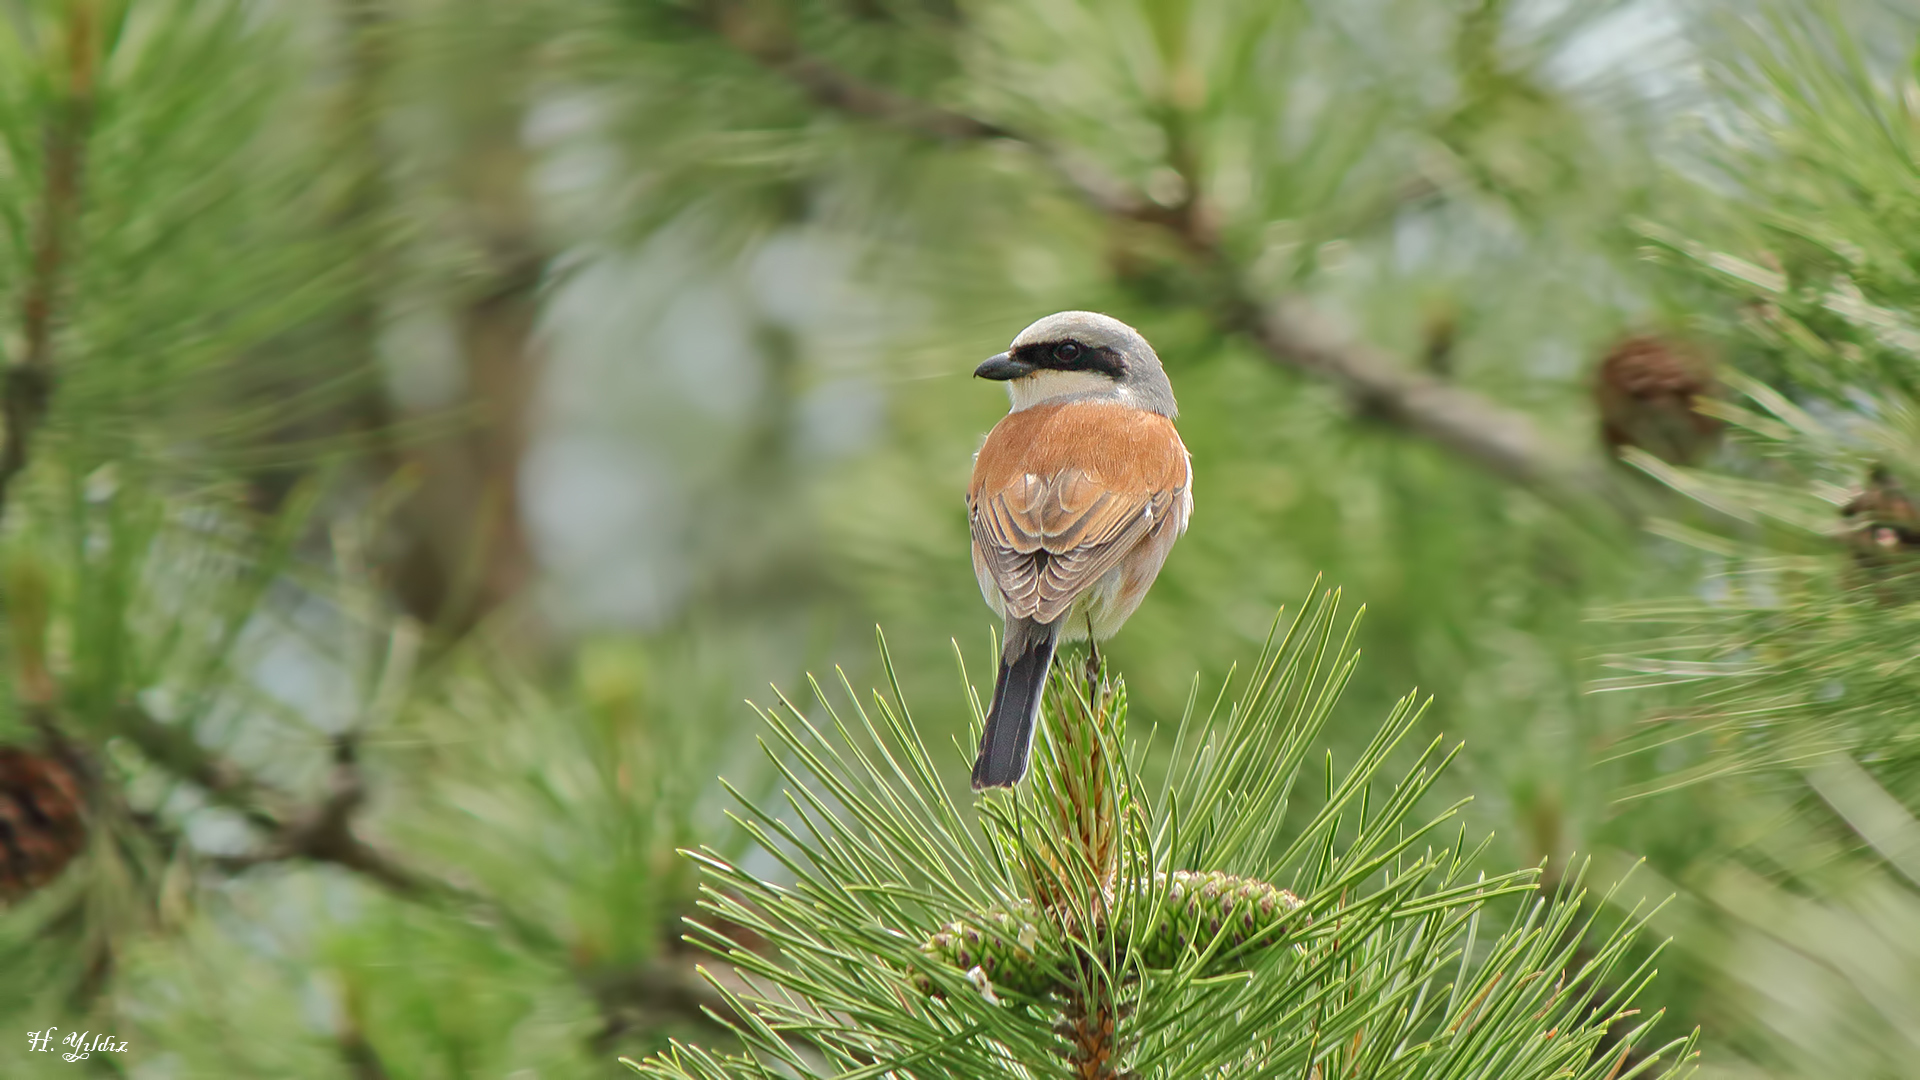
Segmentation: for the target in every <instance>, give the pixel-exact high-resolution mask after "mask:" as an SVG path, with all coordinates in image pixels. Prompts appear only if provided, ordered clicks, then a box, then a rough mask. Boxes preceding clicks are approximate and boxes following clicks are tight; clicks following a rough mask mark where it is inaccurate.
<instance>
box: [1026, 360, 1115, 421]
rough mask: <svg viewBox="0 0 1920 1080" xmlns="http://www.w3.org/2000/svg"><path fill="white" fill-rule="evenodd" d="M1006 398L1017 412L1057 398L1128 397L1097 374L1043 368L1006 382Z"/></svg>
mask: <svg viewBox="0 0 1920 1080" xmlns="http://www.w3.org/2000/svg"><path fill="white" fill-rule="evenodd" d="M1007 397H1008V398H1009V399H1011V400H1012V401H1013V410H1012V411H1014V412H1020V411H1021V410H1023V409H1031V408H1033V407H1034V406H1035V405H1045V404H1047V403H1048V402H1051V401H1059V400H1060V399H1061V398H1081V399H1086V398H1095V399H1105V400H1107V401H1122V402H1124V401H1126V400H1128V397H1129V395H1128V393H1127V388H1126V387H1124V386H1122V385H1120V384H1119V383H1117V382H1115V381H1114V380H1113V379H1111V378H1109V377H1108V376H1105V375H1101V374H1099V373H1098V372H1093V371H1051V370H1045V369H1043V370H1040V371H1036V372H1034V373H1033V374H1031V375H1027V376H1023V377H1021V378H1018V379H1014V380H1013V381H1011V382H1009V383H1007Z"/></svg>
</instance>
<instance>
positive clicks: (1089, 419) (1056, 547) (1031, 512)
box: [967, 403, 1189, 623]
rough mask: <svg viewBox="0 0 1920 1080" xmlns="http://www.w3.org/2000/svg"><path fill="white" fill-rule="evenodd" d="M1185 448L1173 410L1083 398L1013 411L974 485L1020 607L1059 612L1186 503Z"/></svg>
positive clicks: (1006, 591) (979, 520)
mask: <svg viewBox="0 0 1920 1080" xmlns="http://www.w3.org/2000/svg"><path fill="white" fill-rule="evenodd" d="M1188 483H1189V479H1188V465H1187V453H1186V448H1185V447H1184V446H1182V445H1181V443H1180V438H1179V436H1178V435H1177V434H1176V433H1175V432H1174V430H1173V425H1172V423H1171V422H1170V421H1168V420H1167V419H1166V418H1165V417H1161V416H1157V415H1154V414H1151V413H1143V412H1139V411H1137V410H1133V409H1128V408H1124V407H1121V406H1117V405H1108V404H1095V403H1074V404H1067V405H1056V406H1038V407H1035V408H1032V409H1026V410H1023V411H1021V412H1017V413H1012V414H1010V415H1009V416H1007V418H1006V419H1004V420H1002V421H1001V422H1000V424H999V425H998V426H996V427H995V428H994V430H993V432H992V433H991V434H990V435H988V436H987V442H986V444H985V445H984V446H982V447H981V450H980V456H979V457H978V458H977V459H976V461H975V464H974V475H973V483H972V484H971V485H970V487H969V489H968V498H967V504H968V510H969V517H970V519H971V522H972V528H973V542H974V548H975V551H976V553H977V557H978V559H979V560H980V562H981V564H982V565H983V566H984V567H985V568H986V570H987V572H988V573H989V574H990V575H991V576H992V578H993V581H994V583H995V584H996V585H997V586H998V588H999V590H1000V592H1001V595H1002V597H1003V598H1004V600H1005V603H1006V612H1007V615H1008V616H1009V617H1018V618H1030V619H1036V620H1039V621H1040V622H1047V623H1050V622H1053V621H1054V620H1055V619H1058V618H1059V617H1060V616H1062V615H1064V614H1065V613H1066V611H1067V608H1068V607H1069V606H1071V605H1072V603H1073V600H1074V598H1075V597H1076V596H1078V595H1079V594H1080V593H1081V592H1083V591H1084V590H1086V588H1087V587H1088V586H1090V585H1092V584H1093V583H1094V582H1096V581H1098V580H1099V579H1100V578H1101V577H1102V576H1103V575H1105V574H1106V573H1107V572H1108V571H1110V570H1112V569H1113V568H1114V567H1115V566H1118V565H1119V564H1120V562H1121V561H1122V560H1124V559H1125V558H1126V556H1127V554H1128V553H1129V552H1131V551H1132V550H1133V549H1134V547H1135V546H1137V545H1138V544H1139V543H1140V541H1141V540H1142V539H1143V538H1144V537H1146V536H1147V534H1148V533H1150V532H1151V531H1153V529H1154V528H1155V527H1156V526H1158V525H1162V524H1171V525H1172V526H1173V527H1175V528H1178V527H1180V526H1181V525H1182V524H1183V523H1182V522H1178V521H1174V522H1169V521H1168V518H1169V516H1171V515H1176V514H1183V513H1184V512H1185V503H1184V495H1185V491H1186V487H1187V484H1188Z"/></svg>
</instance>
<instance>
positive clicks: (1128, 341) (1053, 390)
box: [973, 311, 1178, 417]
mask: <svg viewBox="0 0 1920 1080" xmlns="http://www.w3.org/2000/svg"><path fill="white" fill-rule="evenodd" d="M973 374H974V375H975V377H977V378H981V379H994V380H996V381H999V382H1004V383H1006V384H1007V394H1008V396H1009V397H1011V398H1012V400H1013V409H1014V411H1015V412H1019V411H1020V410H1021V409H1027V408H1031V407H1033V406H1035V405H1040V404H1045V403H1047V402H1054V401H1061V400H1067V399H1073V400H1105V401H1117V402H1120V403H1123V404H1127V405H1132V406H1133V407H1134V408H1137V409H1145V410H1147V411H1149V412H1156V413H1159V414H1160V415H1162V416H1166V417H1172V416H1174V415H1175V413H1176V412H1178V409H1177V408H1176V407H1175V406H1174V403H1173V387H1172V385H1171V384H1169V383H1168V382H1167V374H1166V372H1165V371H1164V370H1162V369H1161V367H1160V358H1159V357H1158V356H1156V355H1154V352H1153V346H1151V345H1149V344H1147V339H1146V338H1143V337H1141V336H1140V333H1139V331H1137V330H1135V329H1134V328H1133V327H1131V326H1128V325H1127V324H1126V323H1123V322H1121V321H1120V320H1118V319H1113V318H1108V317H1107V316H1105V315H1101V314H1098V313H1096V312H1092V311H1062V312H1060V313H1059V314H1056V315H1049V316H1047V317H1046V318H1044V319H1041V320H1040V321H1039V322H1036V323H1034V324H1033V325H1032V326H1029V327H1027V328H1026V329H1025V330H1022V331H1020V333H1019V334H1018V335H1016V336H1015V337H1014V339H1013V344H1012V345H1010V346H1008V347H1007V351H1006V352H1003V353H1001V354H999V355H998V356H993V357H989V358H988V359H987V360H986V361H985V362H984V363H982V364H981V365H980V366H979V367H977V368H974V369H973Z"/></svg>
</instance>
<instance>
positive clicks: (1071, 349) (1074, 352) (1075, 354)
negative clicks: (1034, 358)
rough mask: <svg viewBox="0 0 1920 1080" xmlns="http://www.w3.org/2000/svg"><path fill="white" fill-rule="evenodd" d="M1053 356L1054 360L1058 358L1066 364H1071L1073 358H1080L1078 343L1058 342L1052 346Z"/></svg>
mask: <svg viewBox="0 0 1920 1080" xmlns="http://www.w3.org/2000/svg"><path fill="white" fill-rule="evenodd" d="M1053 358H1054V359H1055V360H1059V361H1061V362H1062V363H1067V364H1071V363H1073V362H1074V361H1075V360H1078V359H1080V345H1079V343H1078V342H1073V341H1063V342H1061V343H1060V344H1058V345H1055V346H1054V347H1053Z"/></svg>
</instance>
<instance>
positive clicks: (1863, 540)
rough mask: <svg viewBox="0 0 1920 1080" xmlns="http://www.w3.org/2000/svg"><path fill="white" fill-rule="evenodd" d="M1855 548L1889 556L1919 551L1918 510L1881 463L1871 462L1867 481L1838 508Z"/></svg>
mask: <svg viewBox="0 0 1920 1080" xmlns="http://www.w3.org/2000/svg"><path fill="white" fill-rule="evenodd" d="M1840 516H1841V517H1842V518H1844V519H1845V520H1846V523H1847V533H1848V537H1849V539H1850V540H1851V542H1852V544H1853V546H1854V548H1855V549H1857V550H1859V551H1860V552H1862V553H1865V554H1885V555H1893V554H1897V553H1899V552H1912V551H1920V509H1916V508H1915V507H1914V505H1913V499H1912V498H1911V497H1910V496H1909V495H1908V494H1907V492H1906V489H1904V488H1902V487H1901V486H1900V483H1899V481H1897V480H1895V479H1894V478H1893V474H1892V473H1890V472H1888V471H1887V467H1886V466H1884V465H1875V466H1874V467H1873V471H1872V472H1870V473H1868V474H1867V482H1866V483H1865V484H1864V485H1862V486H1861V488H1860V490H1859V492H1858V493H1856V494H1855V495H1854V497H1853V498H1852V499H1850V500H1848V502H1847V505H1845V506H1843V507H1841V508H1840Z"/></svg>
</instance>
